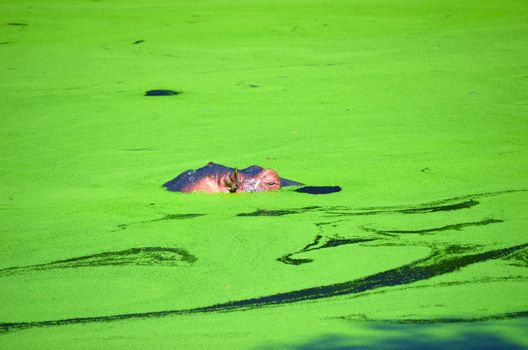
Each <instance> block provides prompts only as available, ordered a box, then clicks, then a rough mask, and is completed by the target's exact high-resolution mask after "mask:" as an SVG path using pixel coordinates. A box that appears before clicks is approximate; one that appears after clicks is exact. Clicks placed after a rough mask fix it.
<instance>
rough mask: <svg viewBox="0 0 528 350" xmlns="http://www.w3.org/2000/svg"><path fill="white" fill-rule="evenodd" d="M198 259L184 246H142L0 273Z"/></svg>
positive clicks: (173, 264) (172, 262)
mask: <svg viewBox="0 0 528 350" xmlns="http://www.w3.org/2000/svg"><path fill="white" fill-rule="evenodd" d="M196 260H197V258H196V257H195V256H194V255H192V254H190V253H189V252H187V251H186V250H185V249H182V248H167V247H140V248H131V249H127V250H121V251H114V252H102V253H97V254H92V255H86V256H80V257H75V258H71V259H65V260H57V261H53V262H50V263H46V264H38V265H30V266H20V267H9V268H6V269H1V270H0V275H4V274H9V275H12V274H16V273H24V272H28V271H35V270H39V271H42V270H51V269H65V268H78V267H98V266H125V265H148V266H178V265H181V263H182V262H185V263H190V264H192V263H194V262H195V261H196Z"/></svg>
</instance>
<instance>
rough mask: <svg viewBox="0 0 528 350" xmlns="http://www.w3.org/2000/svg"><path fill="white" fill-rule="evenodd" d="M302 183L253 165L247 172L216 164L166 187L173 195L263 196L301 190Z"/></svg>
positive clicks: (165, 184) (196, 171)
mask: <svg viewBox="0 0 528 350" xmlns="http://www.w3.org/2000/svg"><path fill="white" fill-rule="evenodd" d="M301 185H303V184H302V183H300V182H297V181H292V180H288V179H284V178H281V177H279V174H277V172H276V171H275V170H273V169H264V168H262V167H260V166H257V165H252V166H250V167H247V168H245V169H240V170H239V169H237V168H230V167H226V166H224V165H221V164H216V163H213V162H209V163H207V165H206V166H204V167H202V168H200V169H195V170H187V171H185V172H183V173H181V174H180V175H178V176H177V177H175V178H174V179H172V180H170V181H168V182H166V183H164V184H163V187H165V188H166V189H167V190H169V191H173V192H193V191H204V192H231V193H235V192H261V191H270V190H279V189H280V188H281V187H285V186H301Z"/></svg>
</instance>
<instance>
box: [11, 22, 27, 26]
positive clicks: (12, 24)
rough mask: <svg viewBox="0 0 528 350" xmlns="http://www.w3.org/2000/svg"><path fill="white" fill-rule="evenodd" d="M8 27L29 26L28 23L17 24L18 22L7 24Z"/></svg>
mask: <svg viewBox="0 0 528 350" xmlns="http://www.w3.org/2000/svg"><path fill="white" fill-rule="evenodd" d="M6 24H7V25H8V26H27V25H28V24H27V23H17V22H10V23H6Z"/></svg>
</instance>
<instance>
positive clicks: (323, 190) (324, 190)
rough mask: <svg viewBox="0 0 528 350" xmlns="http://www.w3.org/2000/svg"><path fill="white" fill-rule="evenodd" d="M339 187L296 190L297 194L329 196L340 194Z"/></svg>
mask: <svg viewBox="0 0 528 350" xmlns="http://www.w3.org/2000/svg"><path fill="white" fill-rule="evenodd" d="M340 191H341V187H339V186H304V187H301V188H298V189H296V190H295V192H300V193H309V194H329V193H335V192H340Z"/></svg>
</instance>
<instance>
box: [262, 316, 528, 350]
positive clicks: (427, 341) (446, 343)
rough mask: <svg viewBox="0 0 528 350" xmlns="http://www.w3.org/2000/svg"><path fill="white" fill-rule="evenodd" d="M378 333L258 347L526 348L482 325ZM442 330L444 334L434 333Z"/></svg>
mask: <svg viewBox="0 0 528 350" xmlns="http://www.w3.org/2000/svg"><path fill="white" fill-rule="evenodd" d="M379 326H380V327H377V328H378V329H383V330H384V331H383V332H378V333H377V334H375V335H374V336H371V337H369V338H368V339H367V338H366V337H365V336H354V337H350V336H343V335H326V336H322V337H319V338H316V339H313V340H311V341H307V342H302V343H299V344H275V345H266V346H261V347H257V349H258V350H274V349H289V350H323V349H324V350H345V349H349V350H352V349H394V350H399V349H402V350H403V349H410V350H422V349H432V350H437V349H438V350H440V349H442V350H444V349H474V350H482V349H485V350H486V349H489V350H491V349H498V350H506V349H508V350H517V349H519V350H520V349H526V347H525V346H524V345H523V344H519V343H516V342H514V341H512V340H510V339H506V338H505V337H503V336H501V335H500V334H494V333H489V332H488V331H487V330H485V329H483V328H482V327H471V328H470V327H457V328H453V327H439V326H436V325H435V326H430V325H429V326H424V325H418V326H416V325H412V326H409V325H405V326H402V325H400V326H399V327H391V328H390V329H389V330H387V329H386V328H385V327H384V326H383V325H381V324H380V325H379ZM526 326H528V322H526V320H524V321H523V322H522V323H521V324H516V325H515V328H518V332H522V331H521V328H522V327H526ZM438 330H442V331H444V332H447V333H444V335H439V334H438V333H434V332H435V331H438Z"/></svg>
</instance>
